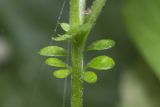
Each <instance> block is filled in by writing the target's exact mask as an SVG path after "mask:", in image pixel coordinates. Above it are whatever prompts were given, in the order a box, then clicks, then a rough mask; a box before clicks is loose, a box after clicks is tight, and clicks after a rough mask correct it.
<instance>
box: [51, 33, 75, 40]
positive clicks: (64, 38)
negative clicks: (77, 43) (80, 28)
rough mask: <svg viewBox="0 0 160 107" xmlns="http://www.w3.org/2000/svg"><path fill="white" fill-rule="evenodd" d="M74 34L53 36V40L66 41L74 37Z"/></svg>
mask: <svg viewBox="0 0 160 107" xmlns="http://www.w3.org/2000/svg"><path fill="white" fill-rule="evenodd" d="M72 37H73V36H72V35H68V34H64V35H58V36H57V37H52V40H55V41H65V40H70V39H72Z"/></svg>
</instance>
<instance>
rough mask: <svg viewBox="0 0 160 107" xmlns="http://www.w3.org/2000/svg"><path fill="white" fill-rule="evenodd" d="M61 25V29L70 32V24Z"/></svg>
mask: <svg viewBox="0 0 160 107" xmlns="http://www.w3.org/2000/svg"><path fill="white" fill-rule="evenodd" d="M60 25H61V28H62V29H63V30H64V31H66V32H67V31H69V30H70V25H69V24H68V23H60Z"/></svg>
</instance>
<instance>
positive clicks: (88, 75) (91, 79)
mask: <svg viewBox="0 0 160 107" xmlns="http://www.w3.org/2000/svg"><path fill="white" fill-rule="evenodd" d="M83 79H84V81H86V82H87V83H95V82H96V81H97V75H96V74H95V73H94V72H91V71H88V72H84V74H83Z"/></svg>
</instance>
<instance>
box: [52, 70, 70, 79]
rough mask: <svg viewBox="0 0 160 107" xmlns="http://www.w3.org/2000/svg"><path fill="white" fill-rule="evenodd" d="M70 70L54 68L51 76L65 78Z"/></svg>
mask: <svg viewBox="0 0 160 107" xmlns="http://www.w3.org/2000/svg"><path fill="white" fill-rule="evenodd" d="M69 74H70V71H69V70H67V69H61V70H56V71H54V72H53V76H54V77H56V78H60V79H62V78H66V77H67V76H69Z"/></svg>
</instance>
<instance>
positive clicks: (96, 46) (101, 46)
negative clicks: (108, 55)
mask: <svg viewBox="0 0 160 107" xmlns="http://www.w3.org/2000/svg"><path fill="white" fill-rule="evenodd" d="M114 45H115V42H114V41H113V40H110V39H103V40H98V41H95V42H93V43H92V44H91V45H89V46H88V48H87V49H88V50H105V49H109V48H112V47H113V46H114Z"/></svg>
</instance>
